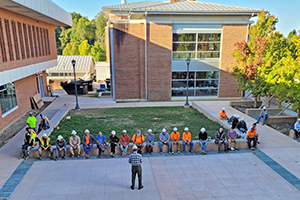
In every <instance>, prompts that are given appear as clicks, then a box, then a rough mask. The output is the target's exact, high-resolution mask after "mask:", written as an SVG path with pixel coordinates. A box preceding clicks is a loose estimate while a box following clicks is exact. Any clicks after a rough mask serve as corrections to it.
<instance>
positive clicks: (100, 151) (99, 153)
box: [97, 144, 105, 156]
mask: <svg viewBox="0 0 300 200" xmlns="http://www.w3.org/2000/svg"><path fill="white" fill-rule="evenodd" d="M103 145H104V144H103ZM97 147H98V149H99V152H98V155H99V156H100V155H101V153H102V152H104V151H105V150H104V147H102V145H100V144H97Z"/></svg>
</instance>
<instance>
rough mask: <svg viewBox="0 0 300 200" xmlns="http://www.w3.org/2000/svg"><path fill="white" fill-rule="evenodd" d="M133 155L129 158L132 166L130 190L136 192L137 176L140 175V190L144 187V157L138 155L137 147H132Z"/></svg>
mask: <svg viewBox="0 0 300 200" xmlns="http://www.w3.org/2000/svg"><path fill="white" fill-rule="evenodd" d="M132 150H133V153H132V154H130V156H129V160H128V162H129V164H131V186H130V188H131V189H132V190H134V186H135V177H136V174H138V179H139V187H138V189H139V190H141V189H142V188H143V187H144V186H143V184H142V163H143V159H142V155H141V154H139V153H137V150H138V147H137V146H135V145H134V146H133V147H132Z"/></svg>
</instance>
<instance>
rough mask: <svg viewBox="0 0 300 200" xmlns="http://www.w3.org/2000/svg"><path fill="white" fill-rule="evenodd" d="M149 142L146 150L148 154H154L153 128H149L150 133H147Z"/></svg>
mask: <svg viewBox="0 0 300 200" xmlns="http://www.w3.org/2000/svg"><path fill="white" fill-rule="evenodd" d="M146 139H147V144H146V151H147V154H151V155H152V154H153V145H154V134H153V133H152V129H149V130H148V134H147V135H146Z"/></svg>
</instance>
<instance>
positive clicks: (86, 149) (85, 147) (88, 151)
mask: <svg viewBox="0 0 300 200" xmlns="http://www.w3.org/2000/svg"><path fill="white" fill-rule="evenodd" d="M83 148H84V151H85V154H86V155H89V154H90V152H91V150H92V148H93V145H89V148H88V147H87V146H86V145H84V146H83Z"/></svg>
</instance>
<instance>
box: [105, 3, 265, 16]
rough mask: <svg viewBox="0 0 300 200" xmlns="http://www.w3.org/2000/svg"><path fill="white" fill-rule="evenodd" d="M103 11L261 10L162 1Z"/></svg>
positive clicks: (113, 7) (235, 12) (187, 11)
mask: <svg viewBox="0 0 300 200" xmlns="http://www.w3.org/2000/svg"><path fill="white" fill-rule="evenodd" d="M102 9H103V10H112V11H120V10H121V11H132V12H145V11H148V12H150V13H151V12H158V13H174V14H175V13H195V14H201V13H204V14H205V13H216V14H217V13H224V14H225V13H233V14H238V13H242V14H245V13H249V14H252V13H258V12H260V9H254V8H245V7H239V6H229V5H222V4H215V3H205V2H198V1H180V2H174V3H169V2H162V1H145V2H139V3H129V4H123V5H115V6H106V7H103V8H102Z"/></svg>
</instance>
